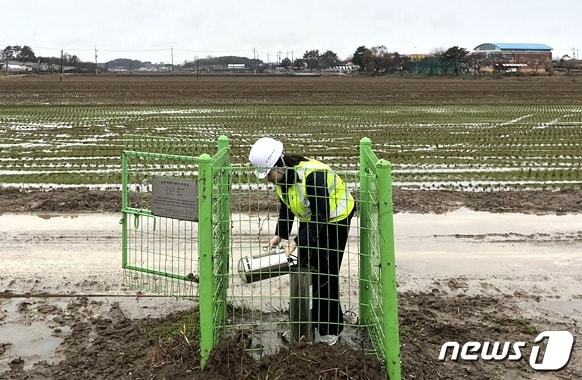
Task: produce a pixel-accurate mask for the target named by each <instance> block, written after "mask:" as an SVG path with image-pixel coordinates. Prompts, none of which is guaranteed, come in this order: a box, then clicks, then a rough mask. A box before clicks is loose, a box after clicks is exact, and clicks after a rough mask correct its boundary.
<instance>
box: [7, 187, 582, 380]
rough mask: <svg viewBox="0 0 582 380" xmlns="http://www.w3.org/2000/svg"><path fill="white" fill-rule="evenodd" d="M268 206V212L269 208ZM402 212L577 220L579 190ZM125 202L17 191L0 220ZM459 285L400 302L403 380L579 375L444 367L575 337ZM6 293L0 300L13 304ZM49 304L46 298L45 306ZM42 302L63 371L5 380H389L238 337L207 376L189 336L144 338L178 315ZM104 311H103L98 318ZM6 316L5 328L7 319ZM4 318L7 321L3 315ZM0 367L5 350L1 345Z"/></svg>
mask: <svg viewBox="0 0 582 380" xmlns="http://www.w3.org/2000/svg"><path fill="white" fill-rule="evenodd" d="M265 206H266V207H268V206H269V205H265ZM394 207H395V211H396V212H411V213H446V212H449V211H452V210H455V209H458V208H461V207H465V208H469V209H474V210H480V211H489V212H494V213H495V212H522V213H533V214H560V213H580V212H581V211H582V191H581V190H564V191H555V192H546V191H531V192H527V191H520V192H496V193H459V192H447V191H403V190H399V189H395V191H394ZM120 208H121V205H120V194H119V193H118V192H115V191H91V190H87V189H57V190H53V191H42V192H40V191H32V192H21V191H19V190H18V189H0V214H1V213H21V212H32V213H42V212H71V211H74V212H84V211H86V212H117V211H119V210H120ZM462 288H463V284H462V279H461V280H459V279H455V278H451V279H450V280H449V281H448V282H445V283H442V282H435V284H434V287H433V288H432V290H431V291H430V292H413V291H405V292H401V293H400V294H399V311H400V333H401V359H402V373H403V378H405V379H460V378H467V379H503V378H513V379H530V378H544V379H545V378H552V379H554V378H555V379H558V378H559V379H575V378H580V376H582V372H580V366H579V364H578V360H577V359H574V360H573V363H571V364H570V365H569V366H568V367H566V368H565V369H563V370H562V371H559V372H558V373H555V374H544V375H543V376H546V377H540V376H542V375H540V374H539V373H536V372H534V371H533V370H532V369H531V367H530V366H528V365H527V358H528V357H529V353H528V352H523V355H522V359H521V360H518V361H501V362H490V361H484V360H477V361H464V362H454V361H450V360H447V361H440V360H438V356H439V352H438V349H439V348H440V347H441V345H442V344H443V342H446V341H451V340H453V341H458V342H466V341H471V340H474V339H475V338H479V339H480V340H483V341H486V340H491V341H501V342H503V341H508V342H509V341H511V342H515V341H525V342H531V341H533V339H534V338H535V336H536V335H537V333H538V332H539V331H543V330H548V329H556V330H563V329H571V328H574V326H571V325H569V326H566V325H564V324H561V323H554V324H548V323H549V322H548V320H547V319H545V320H530V319H527V318H526V317H524V316H523V311H522V310H520V308H519V306H518V305H519V301H520V300H523V299H524V297H525V298H528V297H530V295H528V293H527V292H524V293H519V292H515V293H514V294H508V293H500V294H499V295H497V296H492V295H483V296H468V295H466V294H465V293H463V292H459V291H458V290H459V289H462ZM9 297H10V294H7V293H6V292H4V293H3V294H0V300H1V299H2V298H9ZM44 301H46V299H45V300H44ZM44 301H43V298H42V296H41V297H40V298H35V301H27V302H24V301H23V302H22V303H21V304H19V306H18V308H17V310H18V313H20V314H21V315H22V316H23V317H24V318H25V319H26V318H28V320H31V321H33V320H43V319H44V320H45V321H46V322H47V323H48V324H49V325H50V326H52V327H51V328H52V329H53V335H57V336H59V334H62V330H63V329H65V328H66V327H67V326H69V327H70V333H69V334H66V336H65V337H64V340H63V343H62V344H61V345H60V347H59V348H58V353H59V355H60V356H61V357H62V358H63V360H62V361H60V362H58V363H47V362H46V361H41V362H39V363H36V364H35V365H34V366H33V367H32V368H27V369H25V366H24V364H25V363H24V361H23V360H21V359H20V360H19V359H18V358H17V359H14V360H12V361H11V362H10V363H9V366H10V368H9V369H5V372H2V371H0V379H65V380H68V379H78V378H85V379H114V378H115V379H385V378H386V375H385V371H384V369H383V366H382V363H381V362H379V361H378V360H377V359H376V358H375V357H373V356H366V355H364V354H363V352H362V351H361V350H358V349H356V348H354V347H353V346H351V345H345V344H340V345H337V346H333V347H328V346H324V345H322V344H319V343H317V344H306V343H300V344H295V345H292V346H289V347H287V348H283V349H281V350H280V351H279V352H278V353H277V354H275V355H272V356H266V357H264V358H263V359H261V360H260V361H257V360H255V359H254V358H252V357H251V356H250V354H248V353H247V351H245V349H244V348H245V339H244V338H243V337H242V336H239V337H235V338H228V339H224V340H223V341H221V343H220V344H219V345H218V346H217V347H216V348H215V350H214V351H213V352H212V354H211V357H210V359H209V361H208V362H207V364H206V366H205V367H204V369H202V368H201V367H200V354H199V348H198V347H197V346H196V345H194V344H192V343H191V342H190V341H189V340H188V339H187V338H185V336H184V335H180V334H178V335H177V336H176V337H175V338H173V339H171V340H165V341H164V340H157V339H152V338H151V337H150V336H148V335H147V334H146V333H145V331H146V330H147V328H148V327H149V326H153V325H156V324H159V323H161V322H162V321H164V322H165V321H168V320H172V319H177V318H179V317H180V313H184V312H186V313H189V312H192V311H182V312H176V313H174V314H171V315H169V316H166V317H164V318H163V319H159V318H151V317H150V318H138V319H135V318H130V317H128V316H127V315H126V314H125V313H124V311H123V310H122V308H121V307H120V306H119V304H118V303H115V302H113V303H111V304H99V302H101V301H95V300H91V299H88V298H87V297H72V298H71V299H70V300H69V301H68V304H67V306H66V307H63V308H59V307H54V306H51V305H49V304H47V303H46V302H44ZM97 308H102V309H103V308H104V309H105V310H106V312H100V313H98V312H96V311H95V310H97ZM2 313H3V312H2V311H1V310H0V323H1V322H2V319H3V316H2ZM4 315H5V313H4ZM0 343H2V344H0V358H2V355H3V353H4V352H5V351H6V350H7V348H8V347H9V344H10V343H9V342H2V340H1V339H0Z"/></svg>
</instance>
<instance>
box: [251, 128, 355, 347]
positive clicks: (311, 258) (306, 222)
mask: <svg viewBox="0 0 582 380" xmlns="http://www.w3.org/2000/svg"><path fill="white" fill-rule="evenodd" d="M249 161H250V162H251V163H252V164H253V165H254V166H255V167H256V169H255V174H256V176H257V178H259V179H264V178H267V179H268V180H269V181H270V182H272V183H274V184H275V185H276V189H277V196H278V197H279V200H280V207H279V217H278V221H277V227H276V230H275V235H274V236H273V237H272V238H271V239H270V241H269V246H270V247H275V246H278V245H279V244H280V243H281V241H282V240H288V244H287V245H286V247H285V251H286V253H287V255H291V254H292V253H293V252H294V251H295V249H298V255H297V256H298V260H299V264H300V265H302V266H309V267H310V268H311V270H312V271H313V272H312V275H311V283H312V286H313V305H312V310H311V320H312V321H313V323H314V325H315V328H316V329H317V331H318V332H319V334H318V335H319V338H317V341H319V342H324V343H327V344H330V345H332V344H335V343H337V341H338V338H339V335H340V333H341V332H342V330H343V313H342V310H341V305H340V300H339V296H340V293H339V277H338V275H339V270H340V267H341V263H342V258H343V255H344V250H345V247H346V243H347V239H348V232H349V230H350V222H351V219H352V216H353V214H354V203H355V202H354V198H353V197H352V194H351V193H350V192H349V191H348V189H347V187H346V184H345V182H344V181H343V180H342V179H341V178H340V177H339V176H338V175H337V174H336V173H335V172H334V171H333V170H332V169H331V168H330V167H329V166H328V165H326V164H324V163H322V162H320V161H317V160H314V159H310V158H306V157H303V156H301V155H297V154H289V153H286V152H284V151H283V144H282V143H281V142H280V141H277V140H275V139H272V138H270V137H262V138H260V139H258V140H257V141H256V142H255V143H254V145H253V146H252V148H251V151H250V154H249ZM295 218H297V219H298V220H299V229H298V231H297V235H296V236H295V237H293V238H291V237H290V235H291V229H292V227H293V221H294V219H295ZM286 333H287V334H288V332H286ZM316 337H317V335H316ZM283 338H284V339H287V340H288V336H285V333H284V334H283Z"/></svg>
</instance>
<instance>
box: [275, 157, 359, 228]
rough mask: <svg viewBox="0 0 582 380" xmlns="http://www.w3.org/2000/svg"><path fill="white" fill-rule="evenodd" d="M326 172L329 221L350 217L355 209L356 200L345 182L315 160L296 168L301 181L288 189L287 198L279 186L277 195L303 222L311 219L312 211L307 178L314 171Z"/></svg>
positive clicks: (305, 162)
mask: <svg viewBox="0 0 582 380" xmlns="http://www.w3.org/2000/svg"><path fill="white" fill-rule="evenodd" d="M315 170H317V171H325V172H326V175H327V178H326V182H327V190H328V193H329V221H330V222H337V221H340V220H343V219H345V218H347V217H348V215H350V213H351V212H352V210H353V209H354V203H355V202H354V198H353V197H352V194H351V193H350V192H349V191H348V189H347V187H346V184H345V182H344V181H343V180H342V179H341V178H340V176H338V175H337V174H336V173H335V172H334V171H333V170H332V169H331V168H330V167H329V166H328V165H326V164H324V163H322V162H320V161H317V160H313V159H309V160H308V161H302V162H300V163H299V164H298V165H297V166H295V172H296V173H297V176H298V177H299V181H298V182H297V183H295V184H293V185H291V186H289V187H288V188H287V194H286V195H287V196H285V195H284V194H283V191H282V189H281V186H277V195H278V196H279V199H281V200H282V201H283V203H285V204H286V205H287V207H289V209H290V210H291V212H293V214H295V216H296V217H297V218H298V219H299V220H300V221H302V222H307V221H309V220H310V219H311V209H310V208H309V199H308V197H307V185H306V183H305V178H307V176H308V175H309V174H311V173H312V172H313V171H315Z"/></svg>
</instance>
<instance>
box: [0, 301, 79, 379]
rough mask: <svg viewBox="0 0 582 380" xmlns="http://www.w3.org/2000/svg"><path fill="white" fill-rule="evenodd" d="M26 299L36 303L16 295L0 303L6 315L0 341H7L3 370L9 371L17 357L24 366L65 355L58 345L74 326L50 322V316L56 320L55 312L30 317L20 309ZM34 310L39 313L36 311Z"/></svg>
mask: <svg viewBox="0 0 582 380" xmlns="http://www.w3.org/2000/svg"><path fill="white" fill-rule="evenodd" d="M23 302H26V303H32V301H31V300H28V299H25V298H12V299H8V300H5V302H4V303H3V304H2V305H1V306H0V309H1V310H2V316H3V318H2V319H1V320H0V344H7V346H5V349H6V351H5V352H4V354H2V356H1V357H0V373H2V372H5V371H8V369H9V367H10V365H11V364H10V363H11V362H13V361H14V360H15V359H18V360H17V361H18V363H19V365H22V366H23V369H24V370H28V369H30V368H31V367H32V366H33V365H34V363H37V362H40V361H46V362H47V363H49V364H56V363H58V362H60V361H61V360H62V359H63V358H62V357H61V356H60V355H59V354H58V353H57V352H56V349H57V348H58V347H59V346H60V344H61V343H62V342H63V340H64V338H65V337H66V335H68V334H69V333H70V327H68V326H58V327H56V326H55V324H54V323H47V322H46V320H49V321H50V320H52V318H53V316H52V315H46V316H43V320H40V321H30V320H27V319H26V318H25V317H24V316H23V313H21V312H19V307H20V306H19V305H21V304H22V303H23ZM32 307H33V306H32V305H31V308H32ZM33 313H34V314H35V317H38V313H37V312H36V311H34V312H33ZM45 318H46V320H44V319H45Z"/></svg>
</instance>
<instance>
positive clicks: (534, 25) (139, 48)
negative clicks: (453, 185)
mask: <svg viewBox="0 0 582 380" xmlns="http://www.w3.org/2000/svg"><path fill="white" fill-rule="evenodd" d="M0 14H1V15H2V16H1V17H0V49H4V48H5V47H6V46H9V45H20V46H23V45H27V46H30V47H31V48H32V49H33V51H34V52H35V53H36V55H37V56H60V51H61V49H63V50H64V51H65V52H67V53H69V54H71V55H76V56H78V57H79V58H80V59H81V60H83V61H89V62H94V61H95V49H96V50H97V56H98V58H97V60H98V62H106V61H109V60H112V59H115V58H131V59H139V60H142V61H152V62H166V63H171V62H172V57H173V62H174V63H175V64H178V63H182V62H184V61H185V60H189V61H191V60H193V59H195V58H196V57H200V58H202V57H206V56H222V55H238V56H245V57H249V58H252V57H253V54H256V56H257V57H258V58H259V59H261V60H263V61H265V62H266V61H270V62H276V61H277V59H278V58H279V57H280V58H281V59H283V58H285V57H288V58H289V59H295V58H300V57H302V56H303V53H305V51H307V50H319V52H320V54H322V53H324V52H325V51H327V50H331V51H333V52H335V53H336V54H337V55H338V57H339V58H340V59H345V58H347V57H349V56H351V55H352V54H353V53H354V51H355V50H356V49H357V48H358V47H359V46H362V45H363V46H366V47H368V48H370V47H373V46H379V45H384V46H386V47H387V48H388V50H390V51H392V52H394V51H396V52H398V53H400V54H411V53H430V52H431V51H435V50H446V49H448V48H449V47H452V46H459V47H462V48H465V49H467V50H469V51H471V50H473V49H474V48H475V47H476V46H477V45H479V44H481V43H485V42H518V43H543V44H547V45H549V46H550V47H552V48H553V49H554V50H553V55H554V57H561V56H563V55H565V54H569V55H570V56H572V54H573V50H572V49H579V51H575V52H576V54H577V55H578V57H582V55H581V54H582V22H581V20H580V19H581V18H582V16H581V15H582V1H581V0H563V1H555V2H554V1H547V2H546V1H539V0H485V1H470V0H469V1H467V0H464V1H461V0H444V1H438V0H411V1H409V2H404V1H395V0H351V1H344V0H335V1H330V0H310V1H305V0H293V1H266V0H247V1H239V0H215V1H209V0H206V1H195V0H98V1H85V0H49V1H47V0H7V1H2V4H1V7H0ZM172 52H173V55H172Z"/></svg>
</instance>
